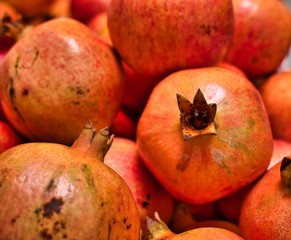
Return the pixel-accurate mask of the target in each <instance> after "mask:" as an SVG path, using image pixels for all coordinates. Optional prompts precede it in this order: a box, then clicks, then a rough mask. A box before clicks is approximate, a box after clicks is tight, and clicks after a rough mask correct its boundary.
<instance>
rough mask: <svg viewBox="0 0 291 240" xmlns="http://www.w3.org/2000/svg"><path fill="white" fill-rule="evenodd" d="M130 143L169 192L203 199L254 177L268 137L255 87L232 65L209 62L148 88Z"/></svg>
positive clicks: (262, 164) (262, 167)
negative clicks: (148, 93) (144, 103)
mask: <svg viewBox="0 0 291 240" xmlns="http://www.w3.org/2000/svg"><path fill="white" fill-rule="evenodd" d="M193 98H194V100H192V99H193ZM137 146H138V151H139V153H140V155H141V157H142V159H143V160H144V162H145V164H146V166H147V167H148V169H149V170H150V171H151V172H152V174H153V175H154V176H155V177H156V178H157V179H158V181H160V183H161V184H162V185H163V186H164V187H165V189H167V191H168V192H170V193H171V194H172V195H173V196H174V197H175V198H177V199H178V200H181V201H184V202H188V203H192V204H203V203H208V202H212V201H214V200H217V199H219V198H221V197H224V196H226V195H229V194H231V193H233V192H235V191H237V190H239V189H241V188H242V187H243V186H246V185H247V184H249V183H251V182H252V181H254V180H255V179H257V178H258V177H259V176H261V175H262V174H263V173H264V172H265V171H266V169H267V167H268V165H269V162H270V159H271V156H272V148H273V137H272V132H271V128H270V125H269V121H268V116H267V113H266V110H265V107H264V105H263V102H262V99H261V97H260V94H259V92H258V90H257V89H256V88H255V86H254V85H253V84H252V83H251V82H250V81H249V80H248V79H246V78H244V77H243V76H242V75H241V74H239V73H236V72H235V71H233V70H228V69H224V68H218V67H209V68H200V69H189V70H182V71H178V72H175V73H173V74H171V75H169V76H168V77H166V78H165V79H163V80H162V81H161V82H160V83H159V84H158V85H157V86H156V87H155V88H154V90H153V92H152V93H151V95H150V97H149V100H148V102H147V105H146V107H145V109H144V111H143V113H142V115H141V117H140V119H139V122H138V126H137Z"/></svg>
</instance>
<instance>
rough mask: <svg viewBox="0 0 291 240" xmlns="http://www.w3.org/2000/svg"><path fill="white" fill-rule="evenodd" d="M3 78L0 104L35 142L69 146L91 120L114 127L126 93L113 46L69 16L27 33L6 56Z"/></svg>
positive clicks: (0, 76)
mask: <svg viewBox="0 0 291 240" xmlns="http://www.w3.org/2000/svg"><path fill="white" fill-rule="evenodd" d="M0 79H1V82H0V91H1V95H2V99H1V104H2V106H3V110H4V113H5V115H6V116H7V118H8V119H9V121H10V122H11V124H12V125H13V126H14V127H15V129H17V130H18V131H19V132H21V133H22V134H23V135H24V136H25V137H27V138H28V139H30V140H33V141H49V142H58V143H63V144H67V145H70V144H72V142H73V141H74V139H75V138H76V137H77V136H78V134H79V132H80V131H81V129H82V127H83V123H84V122H86V121H87V119H92V121H93V123H94V125H95V126H96V128H99V129H101V128H103V127H104V126H110V125H111V124H112V122H113V121H114V118H115V116H116V114H117V112H118V111H119V109H120V106H121V103H122V101H123V97H124V91H125V82H124V73H123V68H122V65H121V63H120V60H119V58H118V57H117V56H116V55H115V53H114V51H113V49H112V48H111V47H110V46H109V45H108V44H106V43H105V42H103V41H102V40H100V39H99V38H98V36H97V35H96V34H94V33H93V32H92V31H91V30H90V29H89V28H88V27H86V26H85V25H83V24H81V23H79V22H78V21H76V20H73V19H70V18H56V19H53V20H50V21H47V22H44V23H42V24H40V25H38V26H36V27H34V28H33V29H32V30H30V31H29V32H28V33H26V34H25V35H24V36H23V37H22V38H21V39H20V40H19V41H18V42H17V43H16V44H15V45H14V46H13V47H12V48H11V50H10V51H9V53H7V55H6V57H5V59H4V60H3V65H2V67H1V69H0Z"/></svg>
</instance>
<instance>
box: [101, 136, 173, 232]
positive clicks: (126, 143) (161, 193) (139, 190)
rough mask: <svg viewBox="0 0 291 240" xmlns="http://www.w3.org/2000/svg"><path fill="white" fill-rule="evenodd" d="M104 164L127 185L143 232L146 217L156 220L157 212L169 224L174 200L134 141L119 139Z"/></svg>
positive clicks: (116, 139) (114, 143)
mask: <svg viewBox="0 0 291 240" xmlns="http://www.w3.org/2000/svg"><path fill="white" fill-rule="evenodd" d="M104 163H105V164H106V165H108V166H109V167H111V168H112V169H114V170H115V171H116V172H117V173H118V174H119V175H120V176H121V177H122V178H123V179H124V180H125V182H126V183H127V184H128V186H129V188H130V190H131V192H132V194H133V197H134V199H135V202H136V204H137V208H138V211H139V214H140V220H141V226H142V228H143V230H145V229H146V228H145V219H146V217H153V216H154V213H155V212H158V213H159V215H160V217H161V219H163V221H164V222H165V223H166V224H169V223H170V220H171V217H172V213H173V209H174V198H173V197H172V196H171V195H170V194H169V193H168V192H166V191H165V189H164V188H163V187H162V186H161V185H160V184H159V182H157V181H156V179H155V178H154V177H153V176H152V174H151V173H150V172H149V171H148V169H147V168H146V166H145V165H144V163H143V161H142V159H141V158H140V156H139V154H138V151H137V146H136V143H135V142H134V141H132V140H129V139H126V138H120V137H116V138H115V139H114V142H113V144H112V146H111V148H110V150H109V151H108V153H107V154H106V156H105V158H104ZM143 232H144V231H143Z"/></svg>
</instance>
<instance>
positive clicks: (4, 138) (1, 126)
mask: <svg viewBox="0 0 291 240" xmlns="http://www.w3.org/2000/svg"><path fill="white" fill-rule="evenodd" d="M21 143H23V141H22V139H21V137H20V136H19V135H18V133H16V132H15V130H14V129H13V128H12V127H11V126H10V124H8V123H7V122H6V121H4V120H0V154H1V153H3V152H4V151H6V150H7V149H9V148H12V147H14V146H16V145H18V144H21Z"/></svg>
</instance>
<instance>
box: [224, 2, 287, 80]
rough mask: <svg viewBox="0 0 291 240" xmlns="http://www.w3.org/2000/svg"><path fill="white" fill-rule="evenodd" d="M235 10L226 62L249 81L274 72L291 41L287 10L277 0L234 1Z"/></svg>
mask: <svg viewBox="0 0 291 240" xmlns="http://www.w3.org/2000/svg"><path fill="white" fill-rule="evenodd" d="M233 9H234V19H235V27H234V35H233V40H232V43H231V45H230V47H229V48H228V51H227V54H226V56H225V61H227V62H230V63H232V64H234V65H236V66H238V67H239V68H240V69H242V70H243V71H244V72H245V73H246V74H247V75H248V76H249V77H250V78H255V77H261V76H265V75H267V74H270V73H272V72H274V71H275V70H276V69H277V68H278V67H279V66H280V64H281V62H282V60H283V59H284V57H285V56H286V55H287V53H288V49H289V46H290V42H291V18H290V12H289V10H288V7H287V6H286V5H285V4H284V3H283V2H281V1H276V0H272V1H264V0H233ZM274 9H276V11H274Z"/></svg>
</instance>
